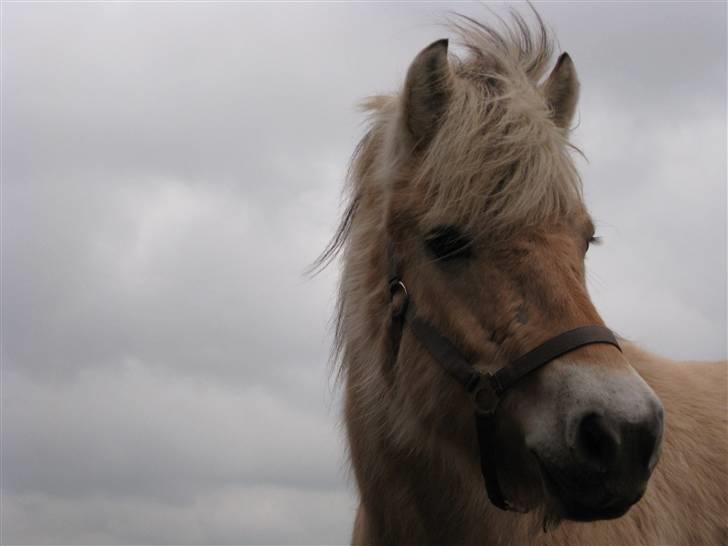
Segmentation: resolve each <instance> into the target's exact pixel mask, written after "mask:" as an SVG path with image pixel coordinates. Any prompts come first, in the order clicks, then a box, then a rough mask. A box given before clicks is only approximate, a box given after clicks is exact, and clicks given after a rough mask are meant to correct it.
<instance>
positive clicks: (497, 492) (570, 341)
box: [389, 277, 621, 510]
mask: <svg viewBox="0 0 728 546" xmlns="http://www.w3.org/2000/svg"><path fill="white" fill-rule="evenodd" d="M389 287H390V293H391V296H392V299H393V300H394V298H398V299H399V304H398V305H397V306H396V308H394V311H393V315H394V316H393V324H399V325H400V328H402V327H404V325H405V324H406V325H407V326H408V327H409V329H410V331H411V332H412V334H414V336H415V337H416V338H417V340H418V341H419V343H420V344H421V345H422V346H423V347H424V348H425V349H426V350H427V352H428V353H429V354H430V356H432V358H433V359H434V360H435V361H436V362H437V363H438V364H439V365H440V366H441V367H442V368H443V370H444V371H445V372H446V373H447V374H448V375H450V376H451V377H452V378H453V379H455V380H456V381H457V382H458V383H460V384H461V385H462V386H463V387H464V388H465V390H466V392H468V393H469V394H470V395H471V396H472V399H473V402H474V405H475V428H476V432H477V435H478V446H479V449H480V470H481V473H482V474H483V479H484V481H485V487H486V490H487V493H488V498H489V499H490V501H491V502H492V503H493V504H494V505H495V506H497V507H498V508H500V509H502V510H512V509H513V508H512V505H511V504H510V503H508V501H507V500H506V499H505V497H504V496H503V493H502V491H501V488H500V483H499V481H498V469H497V464H498V463H497V456H496V446H495V433H496V413H497V410H498V404H499V402H500V399H501V396H502V395H503V393H504V392H505V391H507V390H508V389H510V388H511V387H512V386H513V385H515V384H516V383H517V382H518V381H519V380H521V379H522V378H523V377H525V376H526V375H528V374H529V373H531V372H532V371H534V370H536V369H538V368H540V367H541V366H544V365H546V364H548V363H549V362H551V361H552V360H554V359H556V358H558V357H560V356H562V355H564V354H566V353H569V352H571V351H574V350H575V349H578V348H580V347H584V346H585V345H592V344H595V343H606V344H609V345H613V346H614V347H616V348H617V349H619V350H620V351H621V348H620V347H619V343H617V340H616V338H615V337H614V333H613V332H612V331H611V330H610V329H609V328H605V327H604V326H596V325H592V326H582V327H580V328H575V329H573V330H569V331H567V332H563V333H561V334H559V335H557V336H555V337H552V338H551V339H549V340H547V341H545V342H544V343H542V344H541V345H539V346H537V347H536V348H534V349H533V350H531V351H529V352H527V353H526V354H524V355H523V356H521V357H519V358H517V359H516V360H514V361H512V362H510V363H509V364H507V365H506V366H504V367H502V368H500V369H499V370H497V371H496V372H495V373H493V374H489V373H481V372H479V371H478V370H476V369H475V368H474V367H473V365H472V364H471V363H470V362H469V361H468V360H467V359H466V358H465V357H464V356H463V354H462V353H461V352H460V351H459V350H458V348H457V347H456V346H455V345H454V344H453V343H452V342H451V341H450V340H449V339H448V338H447V337H445V336H443V335H442V334H441V333H440V331H439V330H438V329H437V328H436V327H435V326H433V325H432V323H430V322H428V321H427V320H425V319H423V318H422V317H421V316H419V315H418V314H417V311H416V309H415V305H414V303H413V302H412V300H411V298H410V297H409V294H408V292H407V288H406V286H405V284H404V283H403V282H402V280H401V279H399V278H397V277H395V278H393V279H392V280H391V281H390V285H389ZM393 335H395V336H396V338H395V339H397V340H399V337H400V336H401V330H400V331H398V332H394V333H393Z"/></svg>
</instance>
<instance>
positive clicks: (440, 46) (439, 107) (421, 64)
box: [402, 39, 452, 147]
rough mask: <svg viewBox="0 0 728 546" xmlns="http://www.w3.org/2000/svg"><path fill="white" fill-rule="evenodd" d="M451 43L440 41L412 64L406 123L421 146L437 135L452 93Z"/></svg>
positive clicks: (406, 94)
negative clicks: (448, 57) (448, 47)
mask: <svg viewBox="0 0 728 546" xmlns="http://www.w3.org/2000/svg"><path fill="white" fill-rule="evenodd" d="M447 45H448V41H447V39H445V40H438V41H437V42H433V43H432V44H430V45H429V46H427V47H426V48H425V49H423V50H422V51H421V52H420V53H419V54H418V55H417V57H415V60H414V61H412V65H410V67H409V70H408V71H407V80H406V82H405V86H404V93H403V96H402V111H403V122H404V125H405V128H406V130H407V132H408V133H409V134H410V136H411V137H412V139H413V140H414V142H415V145H416V146H418V147H421V146H425V145H427V144H428V143H429V141H430V140H431V139H432V137H433V136H434V135H435V133H436V132H437V127H438V124H439V122H440V119H441V118H442V116H443V115H444V114H445V111H446V110H447V104H448V102H449V100H450V94H451V92H452V73H451V71H450V64H449V62H448V60H447Z"/></svg>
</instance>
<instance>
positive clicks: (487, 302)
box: [398, 212, 663, 521]
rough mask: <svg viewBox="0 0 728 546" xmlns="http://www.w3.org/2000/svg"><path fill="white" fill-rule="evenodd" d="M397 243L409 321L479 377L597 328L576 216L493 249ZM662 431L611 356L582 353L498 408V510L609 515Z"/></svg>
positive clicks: (642, 388) (630, 497)
mask: <svg viewBox="0 0 728 546" xmlns="http://www.w3.org/2000/svg"><path fill="white" fill-rule="evenodd" d="M406 233H407V235H406V236H404V237H402V239H401V242H400V243H399V244H398V248H399V249H400V252H404V256H405V257H406V260H405V262H406V265H405V267H406V269H405V278H407V279H408V280H409V283H408V289H409V290H410V292H411V296H412V298H413V301H417V309H418V313H423V314H426V315H427V316H428V318H429V320H430V321H431V322H432V323H433V324H435V325H436V327H437V328H439V329H440V330H441V331H442V332H443V334H444V335H446V336H448V337H449V338H450V339H452V340H454V342H455V343H456V344H457V345H458V346H459V347H460V349H461V350H462V351H463V352H464V353H465V354H467V355H468V357H469V358H470V359H471V361H472V362H477V363H478V364H477V367H478V368H479V369H481V371H484V372H493V371H495V370H496V369H498V368H500V367H502V366H505V365H507V364H508V363H509V362H510V361H512V360H514V359H515V358H517V357H518V356H521V355H523V354H525V353H526V352H528V351H529V350H530V349H532V348H534V347H536V346H537V345H539V344H541V343H543V342H544V341H546V340H548V339H550V338H552V337H554V336H556V335H558V334H560V333H562V332H565V331H567V330H571V329H573V328H576V327H579V326H584V325H591V324H603V322H602V320H601V318H600V317H599V315H598V313H597V311H596V310H595V308H594V306H593V305H592V303H591V300H590V298H589V295H588V292H587V288H586V283H585V272H584V258H585V254H586V252H587V250H588V247H589V243H590V240H591V239H592V237H593V226H592V224H591V221H590V220H589V218H588V216H587V215H586V213H585V212H582V213H581V214H578V215H576V216H575V217H574V218H572V219H570V220H566V219H564V220H563V221H560V222H556V223H551V224H548V225H542V226H539V227H537V228H529V229H523V230H522V231H521V232H520V233H517V234H513V235H512V236H510V237H508V238H506V239H502V240H500V241H494V240H489V239H488V238H483V239H478V238H477V236H474V235H472V234H471V233H469V232H468V231H467V230H466V229H464V228H459V227H457V226H456V225H453V224H448V225H444V224H441V225H437V226H419V227H418V228H417V229H414V230H407V232H406ZM406 347H407V349H408V350H409V358H410V360H415V359H416V360H418V362H419V365H420V366H421V365H422V362H423V361H424V362H426V366H428V367H430V368H432V367H435V368H437V367H438V364H436V363H434V364H433V363H432V361H431V359H430V358H429V356H427V355H426V353H424V352H423V351H422V349H421V348H417V347H416V346H415V343H412V342H408V343H407V344H406ZM407 358H408V355H403V360H406V359H407ZM403 365H404V366H407V365H408V364H407V363H406V362H405V363H403ZM410 365H411V364H410ZM419 369H420V370H422V368H421V367H420V368H419ZM428 376H429V374H428ZM436 388H442V386H441V385H440V386H437V387H436ZM454 396H458V397H461V398H462V399H465V398H466V395H465V393H464V392H457V393H456V394H455V395H454ZM464 415H465V419H469V418H471V417H470V416H468V415H467V410H466V411H465V412H464ZM470 415H472V414H470ZM662 431H663V409H662V405H661V403H660V401H659V400H658V399H657V397H656V395H655V394H654V392H653V391H652V390H651V389H650V387H649V386H648V385H647V384H646V383H645V382H644V381H643V380H642V378H641V377H640V376H639V375H638V374H637V373H636V372H635V371H634V370H633V369H632V367H631V366H630V365H629V363H628V362H627V361H626V360H625V358H624V357H623V356H622V354H621V353H620V352H619V350H617V349H616V348H615V347H612V346H609V345H591V346H587V347H583V348H581V349H578V350H575V351H572V352H571V353H568V354H567V355H565V356H563V357H561V358H559V359H557V360H554V361H552V362H550V363H549V364H547V365H546V366H544V367H542V368H540V369H539V370H537V371H536V372H533V373H532V374H530V375H529V376H527V377H526V378H524V379H523V380H522V381H521V382H520V383H518V384H517V385H516V386H515V387H514V388H512V389H511V390H509V391H508V392H507V393H506V395H505V397H504V398H503V399H502V401H501V404H500V406H499V409H498V433H497V438H494V439H493V441H496V442H498V450H499V452H500V456H501V464H500V465H499V472H500V473H501V475H500V476H499V478H500V480H501V483H502V486H503V488H504V490H505V491H506V495H507V496H508V498H509V499H510V500H512V501H514V502H515V503H516V504H519V505H521V506H523V507H524V508H525V507H529V508H533V507H535V506H536V505H537V504H542V503H543V504H545V507H546V509H547V510H548V513H549V514H550V516H551V518H552V519H554V518H566V519H572V520H578V521H590V520H597V519H611V518H615V517H619V516H621V515H623V514H624V513H625V512H626V511H627V510H628V509H629V507H630V506H632V505H633V504H634V503H635V502H637V501H638V500H639V499H640V498H641V497H642V495H643V494H644V491H645V488H646V485H647V481H648V479H649V477H650V474H651V472H652V470H653V469H654V467H655V464H656V463H657V460H658V458H659V453H660V444H661V439H662Z"/></svg>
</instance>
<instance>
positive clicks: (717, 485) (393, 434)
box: [320, 15, 728, 546]
mask: <svg viewBox="0 0 728 546" xmlns="http://www.w3.org/2000/svg"><path fill="white" fill-rule="evenodd" d="M514 20H515V25H514V28H512V29H509V28H506V29H503V30H501V31H500V32H498V31H495V30H493V29H492V28H490V27H486V26H484V25H480V24H478V23H474V22H472V21H470V20H468V19H465V18H463V19H460V20H459V22H457V23H456V24H455V28H456V30H458V31H459V33H460V37H461V39H462V40H463V42H464V43H465V45H466V47H467V49H468V50H469V52H470V54H469V56H468V57H467V58H465V59H463V60H458V59H456V58H451V68H452V71H453V75H454V79H453V81H452V82H451V83H452V95H451V97H449V102H448V108H447V110H446V111H445V112H444V114H443V115H442V116H441V117H438V126H437V130H436V133H435V134H434V138H433V140H432V142H431V143H429V145H428V146H427V148H426V149H425V150H420V149H418V147H417V143H415V142H413V141H412V138H411V131H410V133H408V127H407V125H406V123H403V120H406V119H407V111H403V108H405V107H406V103H407V101H403V100H401V98H400V97H398V96H395V97H377V98H375V99H372V100H370V101H369V103H368V104H367V108H368V109H369V111H370V112H372V116H373V117H372V127H371V130H370V131H369V132H368V134H367V136H366V137H365V138H364V140H363V141H362V143H361V144H360V145H359V147H358V149H357V152H356V153H355V156H354V160H353V162H352V170H351V176H350V179H351V188H350V190H351V202H350V206H349V207H348V209H347V212H346V214H345V215H344V219H343V221H342V224H341V227H340V229H339V231H338V232H337V235H336V237H335V238H334V240H333V241H332V244H331V246H330V247H329V248H328V249H327V251H326V252H325V253H324V255H323V256H322V258H321V262H320V263H322V264H323V263H325V262H326V261H327V260H329V259H330V258H332V257H333V256H334V255H335V254H336V253H337V252H338V251H339V249H342V248H343V250H344V271H343V275H342V279H341V287H340V301H339V313H338V324H337V349H338V351H339V353H340V359H341V368H340V370H341V371H340V373H341V377H342V379H343V380H344V381H345V387H346V398H345V417H346V426H347V433H348V439H349V453H350V458H351V464H352V468H353V470H354V474H355V477H356V481H357V485H358V489H359V493H360V497H361V507H360V509H359V512H358V514H357V517H356V522H355V526H354V532H353V536H352V543H353V544H503V545H514V544H550V545H563V544H573V545H587V544H588V545H592V544H593V545H599V544H603V545H610V546H612V545H636V544H696V545H697V544H725V543H726V539H727V535H726V529H727V527H726V524H727V521H726V519H727V517H728V516H727V514H728V497H727V493H726V491H727V490H728V459H727V457H728V452H727V449H726V448H727V436H726V433H727V432H728V423H727V422H726V407H727V406H726V381H727V380H728V377H727V375H726V369H727V368H726V365H725V363H716V364H683V363H676V362H672V361H668V360H665V359H661V358H659V357H656V356H654V355H650V354H648V353H646V352H644V351H641V350H639V349H638V348H636V347H635V346H633V345H632V344H630V343H626V342H625V343H624V354H623V355H622V354H620V353H618V352H617V351H616V350H614V349H613V348H609V347H605V346H591V347H588V348H583V349H580V350H578V351H575V352H574V353H572V354H571V355H569V356H570V358H571V359H575V361H578V362H583V363H584V364H582V365H583V366H586V369H591V368H589V367H600V368H601V369H604V370H606V371H608V372H609V373H625V372H629V371H630V370H631V369H632V368H634V369H635V370H637V372H638V373H639V374H640V375H641V376H642V378H644V380H645V381H647V383H648V384H649V385H650V386H651V387H652V389H653V390H654V391H655V392H656V393H657V395H658V396H659V398H660V399H661V400H662V402H663V404H664V407H665V416H666V417H665V419H666V424H665V436H664V441H663V448H662V458H661V461H660V462H659V463H658V466H657V469H656V470H655V472H654V474H653V476H652V478H651V481H650V483H649V486H648V489H647V493H646V495H645V497H644V498H643V499H642V500H641V501H640V502H639V503H638V504H637V505H635V506H634V507H632V508H631V510H630V511H629V512H628V513H627V515H625V516H624V517H622V518H619V519H617V520H612V521H600V522H594V523H573V522H569V521H564V522H561V524H560V525H558V526H556V525H551V524H549V532H548V533H544V532H543V530H542V527H543V525H544V522H546V523H547V524H548V522H549V521H552V519H550V518H552V516H553V514H549V510H550V508H549V507H548V505H547V504H545V500H544V495H543V492H542V491H541V489H540V487H539V486H538V483H539V482H538V473H537V472H536V471H535V470H534V468H533V465H532V463H529V462H528V461H527V460H526V459H525V458H524V459H523V460H522V459H521V458H519V457H522V456H523V455H522V449H521V446H519V445H517V442H516V443H514V444H513V445H511V444H510V443H509V442H508V441H503V444H502V446H503V449H504V450H507V451H508V454H509V457H510V459H509V460H511V461H512V466H513V468H511V469H509V470H508V472H507V473H506V475H505V476H504V487H505V491H506V494H507V495H509V496H510V497H512V498H513V499H515V500H516V501H518V503H519V504H520V505H521V506H522V507H523V508H524V509H527V510H528V513H525V514H519V513H506V512H502V511H499V510H498V509H496V508H495V507H493V506H492V505H491V504H490V503H489V502H488V500H487V497H486V493H485V490H484V487H483V481H482V476H481V474H480V469H479V466H478V465H479V460H478V448H477V444H476V441H475V437H474V433H473V421H472V415H473V413H472V412H473V408H472V405H471V402H470V400H469V399H468V398H467V396H465V394H464V392H463V391H462V388H461V387H460V385H458V384H457V383H455V382H454V381H452V379H450V378H449V377H447V376H446V375H445V374H444V373H443V371H442V369H441V368H440V367H439V366H438V365H437V363H436V362H434V361H433V360H432V359H431V358H430V357H429V356H428V355H427V353H425V352H424V351H423V349H422V347H420V346H419V344H418V342H417V341H416V340H415V339H414V338H413V336H411V335H410V334H409V333H408V332H407V330H406V329H405V331H404V332H403V334H402V338H401V343H400V345H399V349H398V352H397V353H395V352H394V350H393V339H392V333H391V332H392V324H391V318H390V317H391V310H390V300H389V291H388V278H389V275H390V268H391V262H390V255H394V256H396V258H397V265H398V274H401V275H402V277H403V278H404V279H406V282H407V283H408V289H409V291H410V294H411V296H412V298H413V300H415V301H417V309H418V313H420V314H422V315H423V316H425V317H426V318H427V319H428V320H430V321H431V322H432V323H433V324H434V325H435V326H436V327H438V328H439V329H440V330H441V331H442V332H443V333H444V334H445V335H447V336H448V337H450V338H451V339H452V340H453V341H454V342H456V343H457V344H458V346H459V347H460V348H461V350H463V351H464V352H465V353H466V354H468V355H471V356H472V357H477V361H478V366H479V368H480V369H483V370H491V369H495V368H497V367H500V366H502V365H504V364H505V363H507V362H508V361H509V360H510V359H512V358H514V357H515V356H518V355H520V354H522V353H523V352H525V351H526V350H527V349H529V348H531V347H533V346H534V345H536V344H538V343H540V342H542V341H544V340H545V339H548V338H549V337H552V336H553V335H555V334H558V333H560V332H562V331H564V330H566V329H568V328H572V327H575V326H579V325H583V324H600V323H601V318H600V317H599V314H598V313H597V311H596V310H595V309H594V307H593V305H592V304H591V300H590V299H589V296H588V293H587V291H586V286H585V281H584V263H583V256H584V251H585V248H586V240H587V239H588V238H589V237H590V236H591V235H592V233H593V225H592V223H591V220H590V219H589V216H588V214H587V212H586V210H585V207H584V204H583V201H582V197H581V187H580V182H579V177H578V175H577V173H576V170H575V168H574V166H573V162H572V160H571V157H570V149H571V148H570V146H569V144H568V141H567V136H568V135H567V132H566V131H564V129H563V127H562V125H563V123H562V121H563V120H561V119H558V118H557V117H555V116H554V112H553V110H552V107H551V106H550V105H549V103H548V100H547V98H546V97H545V96H544V94H543V87H542V84H541V82H540V80H541V78H542V77H543V76H544V74H545V70H546V67H547V65H548V62H549V59H550V54H551V45H550V44H551V42H550V41H549V38H548V36H547V33H546V32H545V30H544V27H543V25H542V24H541V23H540V20H539V26H538V32H537V33H536V34H534V33H533V32H532V31H530V30H529V29H528V27H527V25H526V23H525V22H524V20H523V19H522V18H520V17H519V16H517V15H516V16H515V19H514ZM571 69H573V67H571ZM574 77H575V75H574ZM564 100H566V101H567V102H568V101H569V100H570V99H569V97H566V98H565V99H564ZM441 224H454V225H457V226H459V227H462V229H464V230H466V231H467V233H468V234H469V235H470V236H472V239H473V242H472V246H473V252H474V256H475V258H474V259H473V260H472V263H469V264H468V265H467V266H464V265H457V264H455V265H448V264H442V263H437V260H433V259H432V257H431V256H428V254H427V252H426V251H425V250H424V243H423V238H424V237H425V236H426V234H427V233H428V231H429V230H430V229H431V228H433V227H435V226H437V225H441ZM561 366H562V364H560V363H559V362H554V363H552V364H549V365H548V366H546V367H545V368H543V369H541V370H539V371H538V372H535V373H534V374H532V376H529V377H528V378H526V379H525V380H523V382H522V384H519V386H518V388H517V389H515V391H516V392H513V393H512V394H509V395H508V396H507V397H506V398H505V399H504V401H503V403H502V410H503V413H504V414H505V415H506V416H513V418H514V419H516V418H517V417H518V416H519V415H521V414H522V413H523V412H524V411H525V410H527V409H528V407H529V405H530V404H532V403H534V402H535V401H536V400H541V402H543V400H544V398H543V397H544V392H545V391H544V385H548V381H549V380H550V379H551V378H553V376H554V375H555V374H558V373H559V370H560V369H561V370H563V368H560V367H561ZM514 423H517V422H516V421H514ZM506 424H507V423H506ZM506 424H504V427H505V428H506V429H507V427H506ZM514 426H516V425H514ZM516 428H517V426H516ZM508 430H510V429H508ZM506 432H507V430H506ZM504 434H505V432H504ZM499 445H501V444H499ZM519 449H521V450H520V451H519ZM552 522H553V521H552Z"/></svg>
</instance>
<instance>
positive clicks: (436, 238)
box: [425, 226, 473, 261]
mask: <svg viewBox="0 0 728 546" xmlns="http://www.w3.org/2000/svg"><path fill="white" fill-rule="evenodd" d="M425 244H426V245H427V249H428V250H429V251H430V252H431V253H432V255H433V256H435V258H437V259H438V260H442V261H448V260H455V259H464V258H471V257H472V255H473V253H472V245H471V240H470V239H469V238H468V237H467V236H466V235H464V234H463V232H462V231H460V229H458V228H457V227H455V226H438V227H436V228H435V229H433V230H432V231H430V232H429V233H428V234H427V236H426V237H425Z"/></svg>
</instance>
